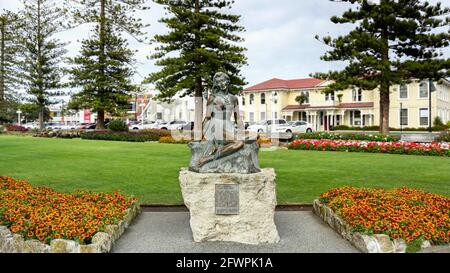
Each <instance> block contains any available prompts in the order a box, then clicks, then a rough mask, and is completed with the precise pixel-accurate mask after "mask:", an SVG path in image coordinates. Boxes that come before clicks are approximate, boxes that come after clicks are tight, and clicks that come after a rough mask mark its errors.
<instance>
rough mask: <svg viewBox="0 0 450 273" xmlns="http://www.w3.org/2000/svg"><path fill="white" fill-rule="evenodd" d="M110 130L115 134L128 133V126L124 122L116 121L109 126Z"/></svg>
mask: <svg viewBox="0 0 450 273" xmlns="http://www.w3.org/2000/svg"><path fill="white" fill-rule="evenodd" d="M108 129H109V130H111V131H113V132H127V131H128V125H127V124H126V123H125V122H124V121H122V120H120V119H116V120H113V121H111V122H110V123H109V124H108Z"/></svg>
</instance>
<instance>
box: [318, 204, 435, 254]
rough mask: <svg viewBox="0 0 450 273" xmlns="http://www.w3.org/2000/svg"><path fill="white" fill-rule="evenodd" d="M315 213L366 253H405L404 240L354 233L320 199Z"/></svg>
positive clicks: (428, 244) (426, 244)
mask: <svg viewBox="0 0 450 273" xmlns="http://www.w3.org/2000/svg"><path fill="white" fill-rule="evenodd" d="M313 211H314V213H315V214H316V215H317V216H319V217H320V218H322V220H324V221H325V222H326V223H327V224H328V225H329V226H330V227H331V228H333V229H334V231H336V232H337V233H339V234H340V235H341V236H342V237H344V238H345V239H347V240H348V241H349V242H350V243H351V244H352V245H354V246H355V247H356V248H357V249H358V250H360V251H362V252H364V253H405V252H406V243H405V241H404V240H402V239H394V240H393V241H392V240H391V238H390V237H389V236H388V235H386V234H375V235H372V236H370V235H365V234H362V233H360V232H353V231H352V230H351V228H350V226H349V225H348V223H346V222H345V221H344V220H343V219H342V218H341V217H339V216H338V215H337V214H336V213H334V211H333V210H332V209H331V208H329V207H327V206H326V205H325V204H322V203H321V202H320V201H319V199H316V200H314V209H313ZM430 246H431V245H430V242H428V241H424V242H423V243H422V249H423V248H427V247H430Z"/></svg>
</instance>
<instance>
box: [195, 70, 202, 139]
mask: <svg viewBox="0 0 450 273" xmlns="http://www.w3.org/2000/svg"><path fill="white" fill-rule="evenodd" d="M202 134H203V86H202V79H201V78H197V79H196V80H195V120H194V140H195V141H199V140H202Z"/></svg>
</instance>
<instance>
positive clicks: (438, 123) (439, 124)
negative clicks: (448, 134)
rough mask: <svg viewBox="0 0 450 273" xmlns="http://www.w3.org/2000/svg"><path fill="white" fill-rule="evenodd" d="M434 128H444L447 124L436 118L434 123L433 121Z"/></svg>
mask: <svg viewBox="0 0 450 273" xmlns="http://www.w3.org/2000/svg"><path fill="white" fill-rule="evenodd" d="M433 126H436V127H438V126H441V127H443V126H445V124H444V123H443V122H442V119H441V118H440V117H435V118H434V121H433Z"/></svg>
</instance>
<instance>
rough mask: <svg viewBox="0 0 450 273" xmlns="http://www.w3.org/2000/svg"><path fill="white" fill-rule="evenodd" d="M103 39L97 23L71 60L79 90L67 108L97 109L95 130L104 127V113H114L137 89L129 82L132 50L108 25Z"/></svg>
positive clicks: (105, 27) (73, 83)
mask: <svg viewBox="0 0 450 273" xmlns="http://www.w3.org/2000/svg"><path fill="white" fill-rule="evenodd" d="M104 30H105V32H104V34H103V38H102V39H100V35H102V34H101V31H100V27H99V26H97V27H96V28H95V30H94V33H93V35H92V37H91V38H90V39H86V40H83V42H82V47H81V52H80V55H79V56H78V57H76V58H73V59H72V61H71V62H72V64H73V65H74V66H73V68H72V69H71V70H70V72H71V74H72V77H71V84H72V85H73V86H80V87H81V92H78V93H75V94H73V95H72V100H71V102H70V108H74V109H78V108H90V109H93V110H94V111H97V113H98V118H97V129H99V128H104V123H103V122H104V113H105V112H109V113H117V112H119V111H120V109H123V108H124V107H125V106H127V104H128V99H129V97H130V96H129V92H130V91H134V90H136V85H134V84H133V83H132V81H131V77H132V76H133V74H134V69H133V68H132V67H130V65H129V64H131V63H132V62H133V54H134V52H133V51H132V50H130V49H127V42H126V40H125V39H123V38H120V37H119V36H118V35H117V34H116V33H115V32H114V30H113V29H112V27H111V26H110V25H109V24H106V25H105V26H104ZM100 60H101V61H100Z"/></svg>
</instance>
